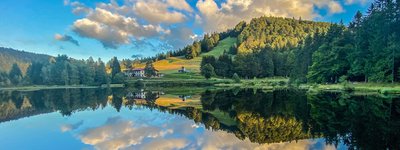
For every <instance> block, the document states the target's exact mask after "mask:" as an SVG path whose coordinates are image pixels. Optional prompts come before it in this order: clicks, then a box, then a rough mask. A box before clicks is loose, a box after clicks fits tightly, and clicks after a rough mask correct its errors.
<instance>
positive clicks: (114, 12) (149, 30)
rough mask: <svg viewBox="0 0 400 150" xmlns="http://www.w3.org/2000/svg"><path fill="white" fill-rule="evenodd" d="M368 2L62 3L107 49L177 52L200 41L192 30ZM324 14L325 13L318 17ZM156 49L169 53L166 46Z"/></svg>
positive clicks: (314, 14)
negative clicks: (149, 43) (146, 46)
mask: <svg viewBox="0 0 400 150" xmlns="http://www.w3.org/2000/svg"><path fill="white" fill-rule="evenodd" d="M366 1H369V0H346V1H344V2H339V1H336V0H222V1H220V0H219V1H218V4H217V2H216V0H198V1H197V2H196V3H195V6H191V5H189V4H188V3H187V0H125V1H117V0H110V2H109V3H106V2H100V3H96V5H95V7H94V8H89V7H87V6H86V5H85V4H83V3H81V2H78V1H73V2H72V1H70V0H64V4H65V5H67V6H70V7H72V8H73V9H72V12H73V13H74V14H79V15H81V14H83V15H84V18H81V19H78V20H76V21H75V22H74V23H73V25H72V30H73V31H74V32H75V33H77V34H78V35H79V36H82V37H86V38H91V39H96V40H98V41H99V42H101V43H102V44H103V46H104V47H105V48H118V47H119V46H121V45H129V44H132V45H133V44H138V43H137V42H134V41H137V40H148V39H151V40H158V41H160V42H164V43H165V44H167V45H169V47H173V48H174V49H177V48H181V47H183V46H184V45H187V44H190V43H191V42H193V40H197V39H198V38H200V37H201V35H196V34H194V28H196V31H197V34H202V33H198V32H199V31H204V32H219V31H223V30H226V29H229V28H232V27H234V26H235V25H236V24H237V23H238V22H240V21H243V20H244V21H250V20H251V19H252V18H254V17H260V16H280V17H295V18H299V17H301V18H303V19H308V20H311V19H316V18H322V17H324V16H323V15H334V14H337V13H341V12H344V9H343V6H342V3H344V4H346V5H350V4H354V3H365V2H366ZM193 7H196V9H194V8H193ZM321 9H323V10H326V12H327V13H326V14H320V12H321V11H319V10H321ZM323 12H325V11H323ZM153 45H154V44H153ZM158 45H160V46H164V48H165V45H164V44H157V45H156V46H158ZM138 46H139V45H138Z"/></svg>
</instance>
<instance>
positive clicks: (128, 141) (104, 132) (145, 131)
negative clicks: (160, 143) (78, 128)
mask: <svg viewBox="0 0 400 150" xmlns="http://www.w3.org/2000/svg"><path fill="white" fill-rule="evenodd" d="M172 132H173V131H172V130H170V129H161V128H158V127H146V126H144V127H135V126H134V123H133V122H132V121H125V120H121V119H119V118H111V119H109V120H108V121H107V122H106V123H105V124H104V125H103V126H100V127H96V128H92V129H88V130H87V131H85V132H83V133H82V134H80V136H79V138H80V139H81V140H82V142H83V143H85V144H89V145H93V146H94V147H95V148H96V149H122V148H127V147H129V146H133V145H138V144H141V143H142V141H143V140H144V139H145V138H158V137H163V136H165V135H166V134H171V133H172Z"/></svg>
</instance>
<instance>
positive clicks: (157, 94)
mask: <svg viewBox="0 0 400 150" xmlns="http://www.w3.org/2000/svg"><path fill="white" fill-rule="evenodd" d="M160 95H164V92H158V91H154V92H147V91H144V90H140V91H139V92H134V93H132V92H129V93H128V94H127V95H126V98H128V99H134V100H139V99H140V100H146V98H155V99H157V98H159V97H160ZM148 96H151V97H148Z"/></svg>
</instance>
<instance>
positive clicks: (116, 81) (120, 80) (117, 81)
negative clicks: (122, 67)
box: [112, 73, 126, 84]
mask: <svg viewBox="0 0 400 150" xmlns="http://www.w3.org/2000/svg"><path fill="white" fill-rule="evenodd" d="M125 79H126V78H125V75H124V74H123V73H117V74H116V75H115V76H114V78H113V80H112V83H114V84H122V83H124V82H125Z"/></svg>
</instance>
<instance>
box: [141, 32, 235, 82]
mask: <svg viewBox="0 0 400 150" xmlns="http://www.w3.org/2000/svg"><path fill="white" fill-rule="evenodd" d="M236 41H237V38H232V37H228V38H225V39H223V40H221V41H220V42H219V44H218V45H217V46H216V47H215V48H213V49H212V50H211V51H210V52H207V53H204V54H201V56H206V55H212V56H215V57H218V56H220V55H222V54H223V53H224V51H225V50H226V51H228V50H229V48H230V47H231V46H233V45H234V44H235V43H236ZM200 63H201V57H196V58H194V59H190V60H188V59H185V58H184V57H170V58H168V59H165V60H160V61H156V62H154V63H153V65H154V67H155V68H156V69H157V70H159V71H160V72H161V73H164V74H166V75H168V74H173V73H177V72H178V70H179V69H181V67H182V66H184V67H185V68H186V69H188V70H189V71H190V72H193V73H198V72H200ZM144 66H145V64H144V63H142V64H139V65H136V66H135V68H143V67H144Z"/></svg>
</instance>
